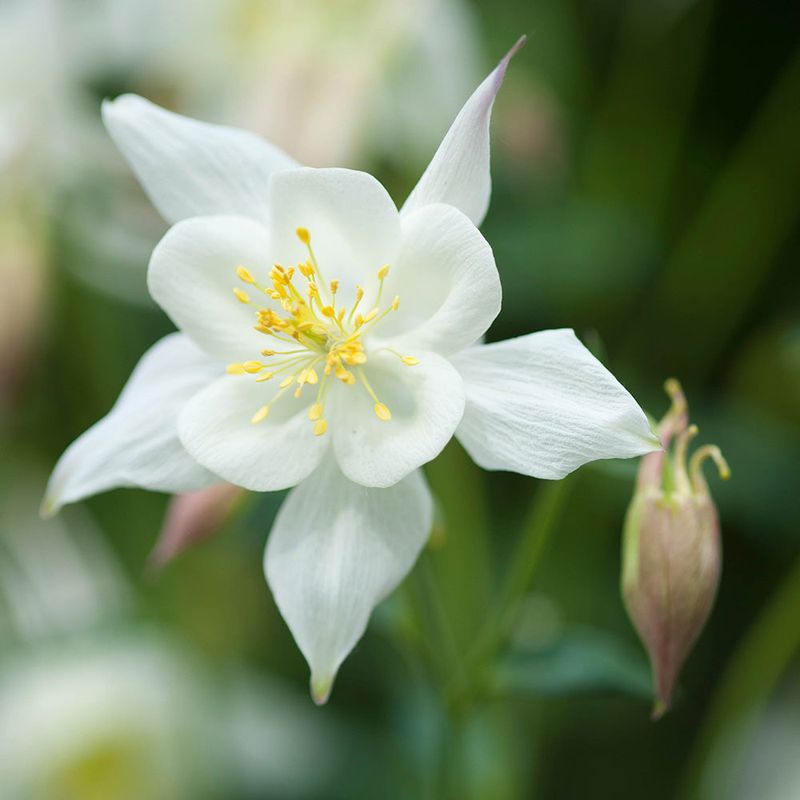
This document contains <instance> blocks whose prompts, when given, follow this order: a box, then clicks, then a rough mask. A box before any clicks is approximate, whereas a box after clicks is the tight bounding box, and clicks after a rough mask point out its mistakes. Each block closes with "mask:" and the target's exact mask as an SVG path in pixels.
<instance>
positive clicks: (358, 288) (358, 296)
mask: <svg viewBox="0 0 800 800" xmlns="http://www.w3.org/2000/svg"><path fill="white" fill-rule="evenodd" d="M363 296H364V289H363V288H362V287H361V286H356V302H359V301H360V300H361V298H362V297H363Z"/></svg>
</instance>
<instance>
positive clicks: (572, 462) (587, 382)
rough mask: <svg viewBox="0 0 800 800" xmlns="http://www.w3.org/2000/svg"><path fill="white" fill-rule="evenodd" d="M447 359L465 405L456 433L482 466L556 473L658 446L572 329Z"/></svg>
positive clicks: (535, 473) (546, 475) (634, 405)
mask: <svg viewBox="0 0 800 800" xmlns="http://www.w3.org/2000/svg"><path fill="white" fill-rule="evenodd" d="M453 363H454V364H455V366H456V367H457V369H458V370H459V371H460V372H461V375H462V377H463V378H464V387H465V390H466V394H467V405H466V410H465V411H464V418H463V420H462V422H461V425H460V426H459V428H458V430H457V431H456V436H457V437H458V439H459V440H460V442H461V443H462V444H463V445H464V447H465V448H466V449H467V452H468V453H469V454H470V455H471V456H472V458H473V459H474V460H475V462H476V463H477V464H479V465H480V466H481V467H483V468H484V469H502V470H509V471H511V472H520V473H522V474H523V475H530V476H532V477H534V478H563V477H564V476H565V475H567V474H568V473H570V472H572V471H573V470H574V469H577V468H578V467H579V466H581V464H585V463H587V462H589V461H596V460H597V459H601V458H630V457H632V456H639V455H643V454H644V453H649V452H652V451H653V450H658V449H659V448H660V447H661V443H660V441H659V439H658V436H656V434H655V433H653V431H652V430H651V429H650V425H649V423H648V421H647V417H646V416H645V414H644V412H643V411H642V409H641V408H639V406H638V404H637V403H636V401H635V400H634V399H633V397H631V395H630V394H629V393H628V391H627V390H626V389H625V388H624V387H623V386H622V385H621V384H620V383H619V381H617V379H616V378H615V377H614V376H613V375H612V374H611V373H610V372H609V371H608V370H607V369H606V368H605V367H604V366H603V365H602V364H601V363H600V362H599V361H598V360H597V359H596V358H595V357H594V356H593V355H592V354H591V353H590V352H589V351H588V350H587V349H586V348H585V347H584V346H583V345H582V344H581V343H580V342H579V341H578V339H577V337H576V336H575V334H574V332H573V331H571V330H552V331H540V332H539V333H531V334H528V335H527V336H520V337H518V338H516V339H508V340H506V341H503V342H498V343H496V344H488V345H478V346H476V347H472V348H470V349H468V350H465V351H464V352H463V353H459V354H458V355H457V356H456V357H455V358H454V359H453Z"/></svg>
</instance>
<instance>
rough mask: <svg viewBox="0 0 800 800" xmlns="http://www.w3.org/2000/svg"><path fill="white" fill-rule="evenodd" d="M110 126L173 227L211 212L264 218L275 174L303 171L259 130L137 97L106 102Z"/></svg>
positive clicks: (122, 97)
mask: <svg viewBox="0 0 800 800" xmlns="http://www.w3.org/2000/svg"><path fill="white" fill-rule="evenodd" d="M103 121H104V122H105V125H106V128H107V129H108V132H109V133H110V134H111V138H112V139H113V140H114V143H115V144H116V145H117V147H118V148H119V149H120V151H121V152H122V154H123V155H124V156H125V158H126V160H127V161H128V163H129V164H130V165H131V167H132V168H133V171H134V172H135V173H136V176H137V177H138V178H139V181H140V183H141V184H142V186H143V187H144V190H145V192H147V195H148V197H149V198H150V200H151V201H152V202H153V205H154V206H155V207H156V208H157V209H158V210H159V211H160V212H161V215H162V216H163V217H164V219H166V220H167V222H170V223H172V222H177V221H178V220H181V219H185V218H186V217H197V216H205V215H209V214H243V215H245V216H250V217H255V218H256V219H260V220H263V219H265V218H266V211H267V182H268V180H269V177H270V175H271V174H272V173H273V172H277V171H279V170H285V169H293V168H295V167H297V166H298V165H297V162H296V161H294V159H292V158H290V157H289V156H287V155H286V154H285V153H283V152H282V151H280V150H279V149H278V148H277V147H275V146H273V145H271V144H269V143H268V142H266V141H264V140H263V139H261V138H260V137H258V136H256V135H255V134H253V133H249V132H247V131H242V130H238V129H236V128H229V127H227V126H223V125H212V124H210V123H207V122H200V121H199V120H194V119H189V117H183V116H181V115H180V114H175V113H173V112H172V111H167V110H166V109H164V108H161V107H160V106H157V105H155V104H154V103H151V102H150V101H149V100H145V99H144V98H143V97H139V96H138V95H135V94H124V95H122V96H121V97H118V98H116V100H106V101H105V102H104V103H103Z"/></svg>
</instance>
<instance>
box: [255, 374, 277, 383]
mask: <svg viewBox="0 0 800 800" xmlns="http://www.w3.org/2000/svg"><path fill="white" fill-rule="evenodd" d="M273 374H274V373H272V372H262V373H261V374H260V375H259V376H258V377H257V378H256V383H264V381H268V380H269V379H270V378H272V376H273Z"/></svg>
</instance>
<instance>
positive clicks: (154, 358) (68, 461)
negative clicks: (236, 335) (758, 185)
mask: <svg viewBox="0 0 800 800" xmlns="http://www.w3.org/2000/svg"><path fill="white" fill-rule="evenodd" d="M222 369H223V367H222V366H221V365H220V364H217V363H215V362H214V361H212V360H211V359H209V358H208V356H206V355H205V354H204V353H203V352H202V351H200V350H198V349H197V348H196V347H195V346H194V344H192V342H191V341H190V340H189V339H187V338H186V337H185V336H183V335H182V334H179V333H173V334H170V335H169V336H165V337H164V338H163V339H161V340H160V341H159V342H157V343H156V344H154V345H153V346H152V347H151V348H150V349H149V350H148V351H147V352H146V353H145V354H144V355H143V356H142V358H141V360H140V361H139V363H138V364H137V365H136V368H135V369H134V371H133V373H132V374H131V377H130V378H129V379H128V383H127V384H126V385H125V388H124V389H123V390H122V393H121V394H120V396H119V399H118V400H117V402H116V404H115V405H114V407H113V408H112V409H111V411H110V412H109V413H108V414H107V415H106V416H105V417H103V419H101V420H100V421H99V422H97V423H95V424H94V425H93V426H92V427H91V428H89V430H87V431H86V432H85V433H84V434H82V435H81V436H79V437H78V438H77V439H76V440H75V441H74V442H73V443H72V444H71V445H70V446H69V447H68V448H67V450H66V451H65V452H64V455H62V456H61V458H60V459H59V461H58V463H57V464H56V466H55V469H54V470H53V474H52V475H51V477H50V481H49V483H48V486H47V492H46V495H45V499H44V501H43V503H42V513H43V514H45V515H47V516H50V515H52V514H55V513H56V512H57V511H58V510H59V508H61V506H63V505H65V504H67V503H74V502H76V501H77V500H81V499H83V498H84V497H88V496H89V495H92V494H97V493H98V492H103V491H106V490H108V489H112V488H114V487H117V486H140V487H142V488H144V489H152V490H155V491H161V492H188V491H192V490H194V489H200V488H202V487H204V486H209V485H210V484H212V483H214V482H215V481H218V480H219V479H218V478H217V477H216V476H214V475H212V474H211V473H210V472H208V471H207V470H206V469H204V468H203V467H201V466H200V465H199V464H198V463H197V462H196V461H195V460H194V459H193V458H192V457H191V456H190V455H189V454H188V453H187V452H186V450H184V448H183V447H182V445H181V443H180V442H179V441H178V430H177V424H176V420H177V417H178V412H179V411H180V409H181V408H182V407H183V404H184V403H185V402H186V400H187V399H188V398H189V397H191V395H192V393H193V392H196V391H198V390H199V389H201V388H202V387H203V386H205V385H206V384H208V383H209V382H210V381H211V380H213V378H214V377H215V376H216V375H219V373H220V371H221V370H222Z"/></svg>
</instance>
